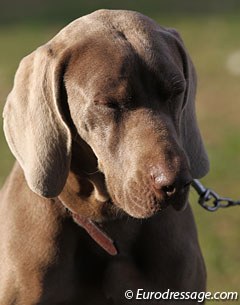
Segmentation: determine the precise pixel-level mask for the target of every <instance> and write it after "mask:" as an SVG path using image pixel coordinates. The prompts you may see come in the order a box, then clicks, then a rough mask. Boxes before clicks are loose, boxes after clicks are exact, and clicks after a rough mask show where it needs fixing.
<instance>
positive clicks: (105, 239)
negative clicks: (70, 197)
mask: <svg viewBox="0 0 240 305" xmlns="http://www.w3.org/2000/svg"><path fill="white" fill-rule="evenodd" d="M56 200H58V201H59V202H60V203H61V204H62V205H63V206H64V207H65V208H66V202H63V201H62V200H61V199H60V198H59V197H58V198H56ZM68 211H69V213H70V215H71V216H72V218H73V220H74V222H75V223H77V224H78V225H79V226H80V227H82V228H83V229H84V230H85V231H86V232H87V233H88V234H89V236H91V238H92V239H93V240H94V241H95V242H96V243H97V244H98V245H99V246H100V247H101V248H102V249H104V250H105V251H106V252H107V253H109V254H110V255H116V254H118V251H117V249H116V247H115V245H114V242H113V240H112V239H111V238H110V237H109V236H108V235H107V234H106V233H105V232H104V231H103V230H102V228H101V227H100V226H101V225H100V224H98V225H97V224H96V223H95V222H94V221H92V220H91V219H89V218H86V217H84V216H82V215H80V214H77V213H74V212H72V211H71V210H69V209H68Z"/></svg>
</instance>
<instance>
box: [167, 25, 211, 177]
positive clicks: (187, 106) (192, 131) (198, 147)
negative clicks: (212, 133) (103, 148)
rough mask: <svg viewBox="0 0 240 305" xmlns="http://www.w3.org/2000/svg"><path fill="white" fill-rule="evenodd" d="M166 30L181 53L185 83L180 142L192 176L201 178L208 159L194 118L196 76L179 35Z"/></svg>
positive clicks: (206, 167) (172, 30)
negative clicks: (173, 38)
mask: <svg viewBox="0 0 240 305" xmlns="http://www.w3.org/2000/svg"><path fill="white" fill-rule="evenodd" d="M168 30H169V32H170V33H171V35H173V36H174V37H175V40H176V43H177V47H178V50H179V52H180V53H181V57H182V62H183V69H184V76H185V80H186V84H187V88H186V91H185V96H184V104H183V109H182V114H181V120H180V137H181V142H182V145H183V148H184V150H185V152H186V154H187V156H188V159H189V163H190V170H191V174H192V177H193V178H195V179H196V178H201V177H203V176H205V175H206V174H207V173H208V171H209V161H208V156H207V153H206V150H205V148H204V144H203V141H202V137H201V134H200V131H199V128H198V123H197V118H196V110H195V97H196V87H197V76H196V72H195V69H194V66H193V63H192V61H191V59H190V56H189V55H188V53H187V51H186V49H185V47H184V45H183V42H182V39H181V37H180V35H179V34H178V33H177V31H175V30H174V29H168Z"/></svg>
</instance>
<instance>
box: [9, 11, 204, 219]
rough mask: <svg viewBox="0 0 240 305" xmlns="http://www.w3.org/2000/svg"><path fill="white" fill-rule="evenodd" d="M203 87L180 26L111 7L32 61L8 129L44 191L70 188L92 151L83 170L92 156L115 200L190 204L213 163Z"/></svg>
mask: <svg viewBox="0 0 240 305" xmlns="http://www.w3.org/2000/svg"><path fill="white" fill-rule="evenodd" d="M195 90H196V76H195V72H194V68H193V65H192V63H191V60H190V59H189V56H188V54H187V52H186V50H185V48H184V46H183V43H182V41H181V39H180V37H179V35H178V34H177V33H176V32H175V31H174V30H171V29H165V28H162V27H160V26H158V25H157V24H156V23H155V22H153V21H152V20H150V19H149V18H147V17H145V16H143V15H141V14H138V13H135V12H127V11H107V10H106V11H105V10H101V11H98V12H95V13H93V14H91V15H88V16H85V17H82V18H80V19H78V20H76V21H74V22H73V23H71V24H70V25H69V26H67V27H66V28H64V29H63V30H62V31H61V32H60V33H59V34H58V35H57V36H55V37H54V38H53V39H52V40H51V41H49V42H48V43H47V44H46V45H44V46H42V47H40V48H39V49H37V50H36V51H35V52H33V53H32V54H30V55H29V56H27V57H26V58H24V59H23V60H22V62H21V64H20V66H19V69H18V71H17V73H16V77H15V83H14V88H13V90H12V92H11V93H10V95H9V97H8V100H7V104H6V106H5V109H4V130H5V134H6V138H7V141H8V143H9V146H10V148H11V150H12V152H13V154H14V155H15V156H16V158H17V160H18V161H19V163H20V165H21V166H22V168H23V170H24V173H25V177H26V180H27V182H28V185H29V187H30V188H31V189H32V190H33V191H34V192H36V193H37V194H39V195H41V196H44V197H56V196H58V195H59V194H61V192H62V190H63V188H64V186H65V184H66V181H67V178H68V176H69V170H70V167H71V164H72V170H73V172H74V165H73V163H74V162H73V159H74V160H77V159H78V158H79V159H81V154H83V152H81V150H84V152H85V155H84V162H82V163H81V162H80V164H82V165H80V166H79V167H78V170H79V172H81V166H82V167H83V168H85V170H86V168H88V167H86V166H85V165H84V163H85V162H86V163H88V161H87V160H88V158H89V160H90V161H89V163H91V166H90V167H89V169H88V170H89V171H94V170H96V168H95V167H98V168H99V170H100V171H101V173H102V174H103V175H102V174H101V175H102V178H103V180H104V184H101V183H100V184H99V179H96V181H98V183H97V182H96V181H95V182H94V179H92V180H91V178H89V180H91V183H92V184H93V185H94V186H95V189H98V193H101V188H104V187H105V185H106V190H104V191H103V190H102V192H105V193H106V194H108V195H109V196H110V198H111V200H112V202H113V204H114V205H116V206H117V207H118V208H120V209H122V210H123V211H125V212H126V213H128V214H129V215H131V216H134V217H138V218H144V217H148V216H151V215H152V214H154V213H155V212H156V211H158V210H159V209H161V208H163V207H165V206H166V205H168V204H169V203H170V204H173V206H174V207H175V208H177V209H180V208H181V207H182V206H184V204H185V202H186V200H187V194H188V189H189V184H190V182H191V180H192V179H193V178H200V177H202V176H203V175H205V174H206V173H207V171H208V159H207V156H206V153H205V150H204V147H203V144H202V139H201V136H200V133H199V130H198V126H197V121H196V116H195V106H194V98H195ZM73 146H75V147H78V149H76V151H79V154H78V155H76V154H77V152H74V155H73V153H72V151H73ZM75 163H78V162H77V161H76V162H75ZM75 174H77V173H75ZM79 174H80V173H79ZM100 180H101V179H100ZM89 193H91V188H90V189H89ZM108 195H106V197H107V196H108Z"/></svg>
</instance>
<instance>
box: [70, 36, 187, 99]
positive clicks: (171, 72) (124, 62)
mask: <svg viewBox="0 0 240 305" xmlns="http://www.w3.org/2000/svg"><path fill="white" fill-rule="evenodd" d="M137 47H138V46H136V43H135V45H134V44H133V43H132V41H131V40H130V39H128V38H127V37H126V36H125V35H124V34H123V33H122V32H121V31H119V30H114V31H110V32H106V33H105V34H104V33H95V34H94V35H91V36H89V37H88V38H87V39H85V41H84V42H81V43H80V44H77V45H76V46H75V49H74V50H73V53H75V55H74V56H72V62H71V64H70V68H69V70H68V73H67V75H68V76H67V78H68V79H69V78H72V80H73V82H75V84H76V86H79V87H81V88H84V89H85V90H86V91H88V94H90V95H91V96H90V98H91V99H92V100H94V99H95V98H99V96H100V95H101V94H103V93H104V94H105V95H106V96H107V95H111V96H114V97H115V98H116V99H118V100H120V99H125V98H128V97H131V96H132V95H134V94H137V92H138V95H139V94H140V92H142V88H143V87H144V88H145V89H146V90H148V89H149V90H154V85H155V86H158V87H159V88H160V87H161V89H162V90H163V91H166V94H168V91H169V92H170V91H171V90H172V88H171V87H172V85H173V83H174V82H178V83H180V81H181V80H183V77H182V74H181V71H180V70H179V67H178V66H177V65H176V63H175V62H174V60H173V59H172V58H171V56H170V54H169V53H168V52H167V49H166V46H164V45H163V47H162V49H161V46H160V47H159V48H158V50H155V49H154V47H153V46H151V42H150V41H149V50H148V51H149V52H151V54H145V53H143V54H141V52H140V51H139V49H138V48H137ZM139 48H140V47H139ZM140 87H142V88H140ZM133 88H134V89H133ZM133 90H134V91H135V92H133Z"/></svg>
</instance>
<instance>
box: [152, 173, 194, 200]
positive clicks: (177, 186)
mask: <svg viewBox="0 0 240 305" xmlns="http://www.w3.org/2000/svg"><path fill="white" fill-rule="evenodd" d="M174 176H175V175H173V177H168V176H167V175H164V174H163V173H161V174H156V173H155V174H154V173H151V181H152V187H153V189H154V191H155V193H156V194H157V195H161V196H164V198H166V199H168V198H169V199H170V198H171V197H173V196H175V195H180V194H181V193H184V192H186V191H187V190H188V188H189V185H190V184H191V179H190V177H189V175H187V174H184V173H183V174H179V175H176V177H174Z"/></svg>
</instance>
